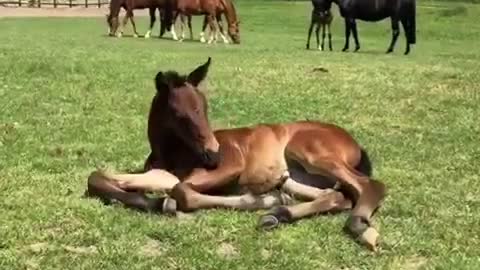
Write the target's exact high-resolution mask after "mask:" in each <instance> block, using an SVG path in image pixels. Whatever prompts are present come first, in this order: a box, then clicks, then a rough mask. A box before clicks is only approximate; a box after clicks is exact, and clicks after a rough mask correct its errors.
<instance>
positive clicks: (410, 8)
mask: <svg viewBox="0 0 480 270" xmlns="http://www.w3.org/2000/svg"><path fill="white" fill-rule="evenodd" d="M416 6H417V3H416V0H406V1H405V9H406V16H407V25H408V26H407V29H405V31H406V32H407V38H408V43H410V44H415V43H416V42H417V37H416V32H417V26H416V23H415V19H416V16H417V15H416Z"/></svg>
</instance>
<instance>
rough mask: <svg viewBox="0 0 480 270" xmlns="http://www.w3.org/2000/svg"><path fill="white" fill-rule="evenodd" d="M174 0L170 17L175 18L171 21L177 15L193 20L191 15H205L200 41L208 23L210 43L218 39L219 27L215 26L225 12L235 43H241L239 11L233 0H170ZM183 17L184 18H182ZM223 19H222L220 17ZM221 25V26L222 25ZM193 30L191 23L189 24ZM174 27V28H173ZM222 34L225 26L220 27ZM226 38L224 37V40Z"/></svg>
mask: <svg viewBox="0 0 480 270" xmlns="http://www.w3.org/2000/svg"><path fill="white" fill-rule="evenodd" d="M170 1H172V3H173V4H172V10H169V11H168V13H170V14H171V15H170V17H171V18H174V19H173V20H172V21H171V23H172V24H173V23H174V22H175V18H176V16H178V15H180V16H182V15H183V16H186V17H187V18H189V20H191V16H192V15H194V16H197V15H205V20H204V25H203V27H202V32H201V34H200V36H201V39H200V41H202V42H203V41H204V31H205V28H206V24H208V25H209V26H210V38H209V40H208V43H212V42H214V41H216V37H217V28H216V26H215V21H216V20H218V18H220V17H221V14H225V17H226V19H227V23H228V35H229V36H230V38H231V39H232V41H233V43H236V44H239V43H240V29H239V21H238V18H237V13H236V10H235V6H234V5H233V3H232V1H231V0H170ZM181 19H182V18H181ZM220 20H221V19H220ZM184 22H185V20H184V19H182V28H183V27H184ZM220 27H221V26H220ZM189 28H190V31H191V23H190V24H189ZM172 29H173V28H172ZM220 31H221V34H222V35H224V33H223V28H221V29H220ZM225 40H226V38H224V41H225Z"/></svg>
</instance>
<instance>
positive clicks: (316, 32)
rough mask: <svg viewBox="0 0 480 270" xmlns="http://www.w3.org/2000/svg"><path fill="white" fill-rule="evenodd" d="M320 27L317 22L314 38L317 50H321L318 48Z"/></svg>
mask: <svg viewBox="0 0 480 270" xmlns="http://www.w3.org/2000/svg"><path fill="white" fill-rule="evenodd" d="M320 27H321V24H320V23H319V22H317V28H315V37H316V40H317V49H319V50H321V49H322V48H321V47H320V36H319V35H320Z"/></svg>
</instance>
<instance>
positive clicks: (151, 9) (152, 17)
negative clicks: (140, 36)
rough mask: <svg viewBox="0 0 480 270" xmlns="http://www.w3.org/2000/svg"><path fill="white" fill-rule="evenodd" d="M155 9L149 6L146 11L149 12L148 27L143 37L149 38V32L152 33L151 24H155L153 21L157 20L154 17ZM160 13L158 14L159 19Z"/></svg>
mask: <svg viewBox="0 0 480 270" xmlns="http://www.w3.org/2000/svg"><path fill="white" fill-rule="evenodd" d="M155 10H156V8H149V9H148V11H149V13H150V28H149V29H148V31H147V33H145V36H144V37H145V38H150V34H151V33H152V28H153V25H154V24H155V21H156V20H157V19H156V17H155ZM161 19H162V18H161V15H160V20H161Z"/></svg>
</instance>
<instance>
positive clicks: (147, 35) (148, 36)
mask: <svg viewBox="0 0 480 270" xmlns="http://www.w3.org/2000/svg"><path fill="white" fill-rule="evenodd" d="M151 33H152V30H148V31H147V33H145V38H150V34H151Z"/></svg>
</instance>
